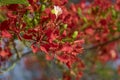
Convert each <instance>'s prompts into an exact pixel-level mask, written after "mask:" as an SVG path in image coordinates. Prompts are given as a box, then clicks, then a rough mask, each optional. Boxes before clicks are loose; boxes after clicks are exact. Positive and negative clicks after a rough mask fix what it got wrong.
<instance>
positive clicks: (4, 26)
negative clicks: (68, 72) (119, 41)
mask: <svg viewBox="0 0 120 80" xmlns="http://www.w3.org/2000/svg"><path fill="white" fill-rule="evenodd" d="M28 2H29V5H23V4H10V5H6V6H1V7H0V14H4V16H5V17H4V20H2V21H1V22H0V39H1V41H2V42H0V57H1V58H2V60H0V62H2V61H4V60H7V59H8V58H9V57H11V56H12V55H13V54H14V53H12V52H11V46H10V45H11V43H12V44H13V47H14V46H15V44H14V40H15V39H19V40H21V41H28V42H30V43H31V46H30V47H31V49H32V51H33V53H38V52H39V51H41V52H44V53H45V55H46V59H47V60H52V59H54V58H55V59H57V60H59V61H60V62H61V63H64V64H66V65H67V67H68V68H70V69H72V68H73V67H75V66H76V67H77V70H76V69H75V70H73V71H74V73H76V74H78V75H77V76H76V77H77V79H79V77H81V75H82V73H81V71H82V70H83V69H84V67H85V66H84V64H83V61H82V60H81V59H80V58H79V55H82V54H81V53H83V49H84V45H85V46H86V45H99V44H100V47H99V48H100V50H98V59H99V60H101V61H104V62H106V61H108V60H109V59H115V58H116V57H117V53H116V51H115V49H114V46H115V45H114V44H112V46H110V45H111V44H110V45H107V46H104V47H102V48H101V46H102V44H103V43H105V42H107V41H110V40H112V39H113V38H115V37H118V36H120V35H119V34H120V32H119V31H120V19H119V17H120V11H119V10H120V5H119V4H120V0H116V2H115V3H113V2H111V1H110V0H94V2H93V3H90V4H87V3H86V2H84V1H83V2H80V3H79V4H73V3H68V1H67V0H28ZM109 49H111V50H109ZM104 57H105V58H104ZM106 57H107V58H106ZM65 80H69V79H67V78H66V76H65Z"/></svg>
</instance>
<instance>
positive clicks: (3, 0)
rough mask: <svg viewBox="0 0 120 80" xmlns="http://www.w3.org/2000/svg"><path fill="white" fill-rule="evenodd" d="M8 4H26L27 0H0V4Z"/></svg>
mask: <svg viewBox="0 0 120 80" xmlns="http://www.w3.org/2000/svg"><path fill="white" fill-rule="evenodd" d="M9 4H26V5H28V4H29V3H28V1H27V0H0V6H2V5H9Z"/></svg>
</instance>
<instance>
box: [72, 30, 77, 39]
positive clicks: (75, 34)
mask: <svg viewBox="0 0 120 80" xmlns="http://www.w3.org/2000/svg"><path fill="white" fill-rule="evenodd" d="M77 35H78V31H74V33H73V35H72V38H74V39H75V38H76V37H77Z"/></svg>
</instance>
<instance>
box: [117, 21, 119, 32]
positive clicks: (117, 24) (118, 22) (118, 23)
mask: <svg viewBox="0 0 120 80" xmlns="http://www.w3.org/2000/svg"><path fill="white" fill-rule="evenodd" d="M117 30H118V31H119V32H120V21H118V22H117Z"/></svg>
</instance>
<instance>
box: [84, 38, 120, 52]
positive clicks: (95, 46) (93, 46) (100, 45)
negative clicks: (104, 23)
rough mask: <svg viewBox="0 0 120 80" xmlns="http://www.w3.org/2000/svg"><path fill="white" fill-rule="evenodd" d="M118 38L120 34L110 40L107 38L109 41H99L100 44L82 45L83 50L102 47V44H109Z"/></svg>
mask: <svg viewBox="0 0 120 80" xmlns="http://www.w3.org/2000/svg"><path fill="white" fill-rule="evenodd" d="M118 40H120V36H119V37H117V38H114V39H112V40H109V41H107V42H104V43H100V44H97V45H92V46H85V47H84V50H91V49H96V48H98V47H102V46H105V45H108V44H110V43H112V42H114V41H118Z"/></svg>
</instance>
